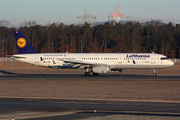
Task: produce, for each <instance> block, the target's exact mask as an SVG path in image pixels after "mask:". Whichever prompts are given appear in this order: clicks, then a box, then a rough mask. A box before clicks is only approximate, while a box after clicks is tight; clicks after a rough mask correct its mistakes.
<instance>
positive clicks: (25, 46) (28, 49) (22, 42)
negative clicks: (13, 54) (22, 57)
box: [14, 31, 38, 54]
mask: <svg viewBox="0 0 180 120" xmlns="http://www.w3.org/2000/svg"><path fill="white" fill-rule="evenodd" d="M14 37H15V39H16V45H17V49H18V53H19V54H30V53H38V52H37V51H36V50H35V49H34V48H33V47H32V45H31V44H30V43H29V42H28V41H27V39H26V38H25V37H24V35H23V34H22V33H21V32H20V31H14Z"/></svg>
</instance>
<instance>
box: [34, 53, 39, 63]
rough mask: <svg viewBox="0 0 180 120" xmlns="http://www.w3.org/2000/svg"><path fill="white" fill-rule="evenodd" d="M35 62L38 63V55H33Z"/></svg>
mask: <svg viewBox="0 0 180 120" xmlns="http://www.w3.org/2000/svg"><path fill="white" fill-rule="evenodd" d="M35 63H39V55H35Z"/></svg>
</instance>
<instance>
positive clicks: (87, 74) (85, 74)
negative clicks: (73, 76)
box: [84, 72, 99, 77]
mask: <svg viewBox="0 0 180 120" xmlns="http://www.w3.org/2000/svg"><path fill="white" fill-rule="evenodd" d="M93 75H94V76H98V75H99V74H98V73H93ZM84 76H86V77H88V76H90V72H85V73H84Z"/></svg>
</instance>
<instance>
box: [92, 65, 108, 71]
mask: <svg viewBox="0 0 180 120" xmlns="http://www.w3.org/2000/svg"><path fill="white" fill-rule="evenodd" d="M92 70H93V73H107V72H109V71H111V70H110V68H109V66H95V67H93V69H92Z"/></svg>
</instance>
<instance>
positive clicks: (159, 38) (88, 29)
mask: <svg viewBox="0 0 180 120" xmlns="http://www.w3.org/2000/svg"><path fill="white" fill-rule="evenodd" d="M5 24H6V25H5ZM7 24H10V23H9V22H8V21H0V46H1V50H0V56H3V55H4V56H6V55H13V54H17V53H18V51H17V48H16V42H15V39H14V35H13V31H15V30H16V29H17V28H15V27H7ZM18 30H19V31H21V32H22V33H23V35H24V36H25V37H26V38H27V40H28V41H29V42H30V43H31V45H32V46H33V47H34V48H35V49H36V50H37V51H38V52H42V53H64V52H68V53H80V52H83V53H150V52H154V53H159V54H162V53H163V54H164V55H166V56H168V57H170V58H175V57H176V58H179V57H180V26H179V24H176V25H174V24H173V23H171V22H170V23H168V24H165V23H163V22H161V21H158V20H152V21H148V22H146V23H140V22H138V21H129V22H126V23H125V24H121V23H116V24H115V25H114V24H113V23H109V22H106V23H104V24H100V25H96V26H91V25H90V24H88V23H85V24H84V25H82V26H79V25H74V24H71V25H65V24H63V23H53V24H46V25H38V24H37V23H36V22H35V21H29V22H24V23H23V24H21V25H20V26H19V27H18Z"/></svg>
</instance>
